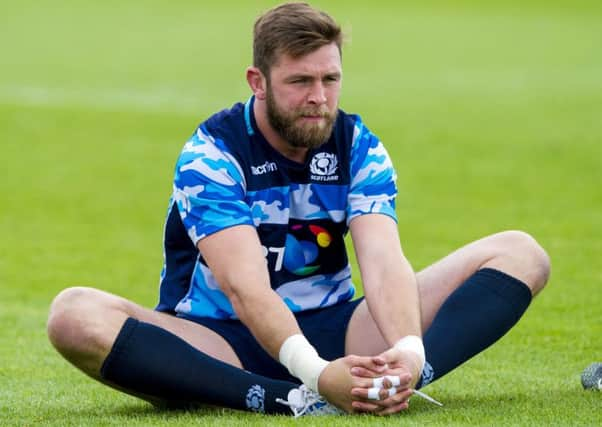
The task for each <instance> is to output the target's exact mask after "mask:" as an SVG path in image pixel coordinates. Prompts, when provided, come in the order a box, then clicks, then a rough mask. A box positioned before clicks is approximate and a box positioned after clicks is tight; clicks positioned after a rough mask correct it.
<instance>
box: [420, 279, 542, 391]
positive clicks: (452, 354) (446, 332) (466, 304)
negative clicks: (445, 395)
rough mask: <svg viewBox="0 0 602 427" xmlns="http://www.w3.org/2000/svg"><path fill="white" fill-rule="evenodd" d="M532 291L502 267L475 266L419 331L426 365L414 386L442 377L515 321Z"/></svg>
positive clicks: (527, 302)
mask: <svg viewBox="0 0 602 427" xmlns="http://www.w3.org/2000/svg"><path fill="white" fill-rule="evenodd" d="M530 302H531V291H530V290H529V288H528V287H527V285H525V284H524V283H523V282H521V281H520V280H518V279H516V278H514V277H512V276H509V275H507V274H505V273H503V272H501V271H498V270H494V269H491V268H484V269H482V270H479V271H477V272H476V273H475V274H473V275H472V276H471V277H469V278H468V279H467V280H466V282H464V283H463V284H462V285H461V286H460V287H459V288H458V289H456V290H455V291H454V292H452V294H451V295H450V296H449V297H448V298H447V300H445V302H444V303H443V305H442V306H441V308H440V309H439V311H438V312H437V314H436V316H435V319H434V320H433V323H432V324H431V326H430V328H429V329H428V330H427V331H426V333H425V334H424V348H425V351H426V360H427V363H426V364H425V368H424V370H423V371H422V377H421V379H420V381H419V384H418V386H419V387H423V386H425V385H427V384H429V383H430V382H432V381H434V380H436V379H437V378H440V377H442V376H443V375H445V374H446V373H448V372H449V371H451V370H452V369H454V368H455V367H457V366H459V365H461V364H462V363H464V362H466V361H467V360H468V359H470V358H471V357H472V356H474V355H475V354H477V353H479V352H481V351H483V350H484V349H486V348H487V347H489V346H490V345H491V344H493V343H494V342H496V341H497V340H498V339H500V338H501V337H502V336H503V335H504V334H505V333H506V332H508V331H509V330H510V328H512V326H514V325H515V324H516V322H518V320H519V319H520V317H521V316H522V315H523V313H524V312H525V310H526V309H527V307H528V306H529V303H530Z"/></svg>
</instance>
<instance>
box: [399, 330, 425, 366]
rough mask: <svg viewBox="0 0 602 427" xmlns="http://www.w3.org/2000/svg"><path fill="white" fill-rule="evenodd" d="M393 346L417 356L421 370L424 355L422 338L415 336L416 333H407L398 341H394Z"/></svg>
mask: <svg viewBox="0 0 602 427" xmlns="http://www.w3.org/2000/svg"><path fill="white" fill-rule="evenodd" d="M393 348H396V349H398V350H401V351H404V352H405V351H409V352H412V353H414V354H415V355H416V356H418V359H419V360H420V366H419V368H420V371H421V372H422V368H423V367H424V362H425V360H426V357H425V355H424V344H422V338H420V337H417V336H416V335H408V336H407V337H403V338H402V339H400V340H399V341H397V342H396V343H395V345H394V346H393Z"/></svg>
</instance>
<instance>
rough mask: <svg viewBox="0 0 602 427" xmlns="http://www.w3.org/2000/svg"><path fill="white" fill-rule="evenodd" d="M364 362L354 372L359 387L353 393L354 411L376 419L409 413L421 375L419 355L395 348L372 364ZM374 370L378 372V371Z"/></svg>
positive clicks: (381, 355) (356, 385) (372, 359)
mask: <svg viewBox="0 0 602 427" xmlns="http://www.w3.org/2000/svg"><path fill="white" fill-rule="evenodd" d="M364 359H366V358H361V359H358V360H357V362H360V363H358V364H356V365H354V366H353V367H352V368H351V374H352V375H353V377H354V384H355V387H354V388H353V389H352V390H351V394H352V395H353V397H354V402H353V403H352V407H353V409H354V410H355V411H359V412H369V413H373V414H376V415H389V414H393V413H397V412H399V411H402V410H404V409H407V408H408V399H409V398H410V396H411V395H412V393H413V392H412V389H413V387H414V386H415V385H416V383H417V382H418V379H419V378H420V373H421V372H420V369H421V362H420V360H419V358H418V357H417V356H416V354H414V353H412V352H407V351H401V350H399V349H396V348H391V349H389V350H387V351H385V352H383V353H381V354H379V355H378V356H375V357H372V358H370V359H371V360H370V363H364V362H365V360H364ZM374 366H377V367H378V368H377V369H374V368H373V367H374ZM383 377H384V378H383ZM377 378H380V379H377ZM371 389H372V390H371ZM378 389H380V390H378ZM377 390H378V391H377Z"/></svg>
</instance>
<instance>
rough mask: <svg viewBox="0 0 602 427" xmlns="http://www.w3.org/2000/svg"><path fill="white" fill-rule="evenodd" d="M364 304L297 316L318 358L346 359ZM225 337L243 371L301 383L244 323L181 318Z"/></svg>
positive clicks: (336, 306) (354, 302)
mask: <svg viewBox="0 0 602 427" xmlns="http://www.w3.org/2000/svg"><path fill="white" fill-rule="evenodd" d="M361 301H363V298H359V299H356V300H353V301H348V302H345V303H342V304H337V305H334V306H331V307H327V308H323V309H317V310H308V311H303V312H300V313H294V314H295V317H296V318H297V322H298V323H299V326H300V327H301V330H302V331H303V334H304V335H305V336H306V337H307V339H308V340H309V342H310V343H311V344H312V345H313V346H314V347H315V348H316V350H317V351H318V354H319V355H320V356H321V357H322V358H323V359H326V360H334V359H337V358H339V357H342V356H344V355H345V335H346V333H347V326H348V325H349V320H350V319H351V315H352V314H353V312H354V310H355V309H356V307H357V306H358V304H359V303H360V302H361ZM179 317H183V318H185V319H187V320H190V321H193V322H195V323H198V324H200V325H203V326H205V327H207V328H209V329H211V330H212V331H214V332H216V333H217V334H218V335H221V336H222V337H223V338H224V339H225V340H226V341H227V342H228V343H229V344H230V346H231V347H232V348H233V349H234V352H235V353H236V355H237V356H238V358H239V359H240V362H241V363H242V365H243V368H244V369H246V370H247V371H250V372H253V373H255V374H259V375H263V376H266V377H269V378H273V379H281V380H287V381H293V382H296V383H299V380H298V379H297V378H295V377H293V376H291V375H290V374H289V373H288V370H287V369H286V368H285V367H284V366H282V365H281V364H280V363H279V362H278V361H276V360H275V359H274V358H272V357H271V356H270V355H269V354H268V353H267V352H266V351H265V350H264V349H263V348H262V347H261V346H260V345H259V343H258V342H257V341H256V340H255V338H254V337H253V335H252V334H251V332H250V331H249V329H248V328H247V327H246V326H245V325H243V324H242V322H240V320H222V319H210V318H206V317H203V318H199V317H191V316H186V315H179Z"/></svg>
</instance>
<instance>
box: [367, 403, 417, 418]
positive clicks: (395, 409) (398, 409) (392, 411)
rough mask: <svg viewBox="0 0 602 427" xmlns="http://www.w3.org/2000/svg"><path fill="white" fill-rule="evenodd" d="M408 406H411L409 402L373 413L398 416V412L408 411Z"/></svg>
mask: <svg viewBox="0 0 602 427" xmlns="http://www.w3.org/2000/svg"><path fill="white" fill-rule="evenodd" d="M408 406H409V405H408V402H403V403H399V404H397V405H394V406H390V407H388V408H385V409H382V410H380V411H373V413H374V414H375V415H382V416H384V415H391V414H396V413H398V412H401V411H403V410H406V409H408Z"/></svg>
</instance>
